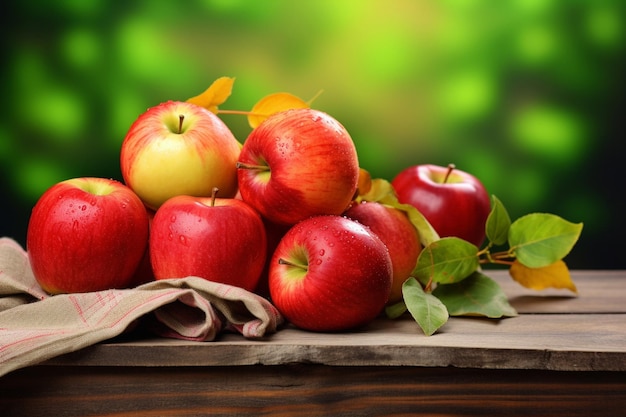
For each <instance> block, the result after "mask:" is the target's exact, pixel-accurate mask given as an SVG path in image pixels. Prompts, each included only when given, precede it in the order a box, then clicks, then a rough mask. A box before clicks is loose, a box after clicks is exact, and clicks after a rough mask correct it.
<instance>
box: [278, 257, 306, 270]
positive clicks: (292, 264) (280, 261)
mask: <svg viewBox="0 0 626 417" xmlns="http://www.w3.org/2000/svg"><path fill="white" fill-rule="evenodd" d="M278 263H279V264H281V265H289V266H295V267H297V268H302V269H304V270H307V269H308V266H307V265H303V264H299V263H295V262H290V261H286V260H284V259H283V258H278Z"/></svg>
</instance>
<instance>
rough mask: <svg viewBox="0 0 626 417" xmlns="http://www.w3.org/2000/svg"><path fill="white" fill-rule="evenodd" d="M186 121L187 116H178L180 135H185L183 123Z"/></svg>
mask: <svg viewBox="0 0 626 417" xmlns="http://www.w3.org/2000/svg"><path fill="white" fill-rule="evenodd" d="M184 121H185V115H184V114H179V115H178V133H183V122H184Z"/></svg>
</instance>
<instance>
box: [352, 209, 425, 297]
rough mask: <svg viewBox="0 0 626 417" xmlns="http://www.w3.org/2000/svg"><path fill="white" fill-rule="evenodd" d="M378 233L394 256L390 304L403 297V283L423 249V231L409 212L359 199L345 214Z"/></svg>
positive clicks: (392, 259) (392, 260) (392, 258)
mask: <svg viewBox="0 0 626 417" xmlns="http://www.w3.org/2000/svg"><path fill="white" fill-rule="evenodd" d="M344 214H345V216H347V217H348V218H350V219H352V220H356V221H358V222H359V223H361V224H363V225H365V226H367V227H368V228H369V229H370V230H371V231H372V232H373V233H375V234H376V236H378V237H379V238H380V239H381V240H382V241H383V243H384V244H385V246H387V249H388V250H389V256H390V257H391V265H392V267H393V283H392V286H391V294H390V295H389V303H390V304H391V303H396V302H398V301H401V300H402V284H403V283H404V281H406V280H407V278H409V277H410V276H411V273H412V272H413V269H415V265H416V264H417V258H418V256H419V254H420V252H421V251H422V244H421V243H420V240H419V233H418V231H417V229H416V228H415V226H413V223H411V221H410V220H409V218H408V216H407V214H406V212H404V211H402V210H399V209H397V208H395V207H391V206H388V205H385V204H381V203H378V202H375V201H370V202H368V201H362V202H358V203H357V202H355V203H354V204H353V205H352V206H350V208H349V209H348V210H347V211H346V212H345V213H344Z"/></svg>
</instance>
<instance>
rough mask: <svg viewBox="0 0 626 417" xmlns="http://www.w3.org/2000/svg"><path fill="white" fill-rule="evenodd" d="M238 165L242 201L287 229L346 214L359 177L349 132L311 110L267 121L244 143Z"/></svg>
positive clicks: (354, 150) (290, 111)
mask: <svg viewBox="0 0 626 417" xmlns="http://www.w3.org/2000/svg"><path fill="white" fill-rule="evenodd" d="M237 166H238V168H239V169H238V178H239V188H240V191H241V196H242V198H243V200H244V201H246V202H248V203H249V204H250V205H251V206H253V207H254V208H256V209H257V210H258V211H259V212H260V213H261V214H262V215H263V217H265V218H267V219H268V220H270V221H271V222H274V223H278V224H285V225H293V224H295V223H297V222H298V221H300V220H303V219H306V218H308V217H311V216H315V215H323V214H335V215H338V214H341V213H343V211H344V210H345V209H346V208H347V207H348V205H349V203H350V201H351V200H352V197H353V195H354V193H355V191H356V188H357V181H358V178H359V164H358V158H357V153H356V148H355V146H354V143H353V141H352V138H351V137H350V135H349V134H348V132H347V131H346V129H345V128H344V127H343V126H342V125H341V124H340V123H339V122H338V121H337V120H335V119H334V118H332V117H331V116H329V115H328V114H326V113H323V112H320V111H318V110H313V109H292V110H287V111H284V112H279V113H275V114H274V115H272V116H270V117H269V118H267V119H266V120H265V121H264V122H263V123H261V124H260V125H259V126H258V127H257V128H256V129H254V130H253V131H252V132H251V133H250V135H249V136H248V138H247V139H246V141H245V142H244V144H243V147H242V149H241V154H240V156H239V162H238V163H237Z"/></svg>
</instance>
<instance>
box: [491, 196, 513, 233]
mask: <svg viewBox="0 0 626 417" xmlns="http://www.w3.org/2000/svg"><path fill="white" fill-rule="evenodd" d="M491 201H492V202H491V212H490V213H489V216H488V217H487V224H486V226H485V232H486V234H487V239H489V241H490V242H491V243H493V244H494V245H504V244H505V243H506V242H507V238H508V235H509V228H510V227H511V217H509V213H508V212H507V210H506V209H505V208H504V205H503V204H502V202H500V200H499V199H498V197H496V196H495V195H492V196H491Z"/></svg>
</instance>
